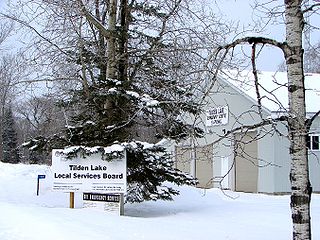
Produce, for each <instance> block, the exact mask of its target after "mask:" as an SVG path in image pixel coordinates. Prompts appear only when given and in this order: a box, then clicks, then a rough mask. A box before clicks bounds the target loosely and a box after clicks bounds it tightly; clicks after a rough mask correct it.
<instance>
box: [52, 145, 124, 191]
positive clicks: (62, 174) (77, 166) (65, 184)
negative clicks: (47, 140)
mask: <svg viewBox="0 0 320 240" xmlns="http://www.w3.org/2000/svg"><path fill="white" fill-rule="evenodd" d="M61 152H62V150H60V149H55V150H53V151H52V172H53V190H57V191H64V192H76V191H81V192H84V191H88V192H105V193H125V192H126V183H127V177H126V176H127V175H126V157H125V155H124V157H123V158H120V159H113V160H112V161H106V160H102V157H101V154H99V153H97V154H92V155H90V156H87V157H86V158H80V157H77V158H73V159H66V158H65V157H64V155H63V154H61Z"/></svg>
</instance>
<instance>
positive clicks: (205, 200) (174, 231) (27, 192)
mask: <svg viewBox="0 0 320 240" xmlns="http://www.w3.org/2000/svg"><path fill="white" fill-rule="evenodd" d="M38 174H46V175H47V177H46V179H41V180H40V195H39V196H37V195H36V185H37V175H38ZM50 174H51V171H50V168H49V167H48V166H39V165H23V164H19V165H11V164H4V163H0V240H31V239H32V240H40V239H41V240H51V239H52V240H87V239H93V240H100V239H101V240H102V239H103V240H108V239H110V240H120V239H121V240H122V239H123V240H131V239H132V240H142V239H146V240H157V239H159V240H171V239H172V240H180V239H181V240H198V239H201V240H206V239H216V240H222V239H234V240H250V239H254V240H256V239H259V240H263V239H267V240H270V239H277V240H278V239H281V240H282V239H291V219H290V209H289V196H267V195H262V194H245V193H235V192H230V191H228V192H226V193H227V194H228V195H230V196H231V197H232V198H230V197H228V196H226V195H224V194H223V193H222V192H221V191H219V190H217V189H212V190H207V191H204V190H200V189H195V188H191V187H182V188H180V190H181V195H180V196H178V197H176V198H175V201H172V202H164V201H157V202H146V203H141V204H126V206H125V216H115V215H110V214H107V213H106V212H104V211H99V210H94V209H88V208H82V207H81V206H82V200H81V198H82V196H81V195H80V194H76V203H75V204H76V208H75V209H70V208H68V206H69V195H68V194H66V193H60V192H53V191H51V189H50V177H49V176H50ZM312 222H313V239H320V228H319V226H318V225H319V222H320V196H319V195H313V198H312Z"/></svg>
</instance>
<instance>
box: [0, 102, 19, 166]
mask: <svg viewBox="0 0 320 240" xmlns="http://www.w3.org/2000/svg"><path fill="white" fill-rule="evenodd" d="M2 127H3V129H2V158H3V159H2V162H6V163H19V162H20V155H19V150H18V148H17V147H18V138H17V132H16V128H15V120H14V117H13V113H12V108H11V107H8V108H6V109H5V112H4V116H3V124H2Z"/></svg>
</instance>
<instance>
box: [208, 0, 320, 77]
mask: <svg viewBox="0 0 320 240" xmlns="http://www.w3.org/2000/svg"><path fill="white" fill-rule="evenodd" d="M254 2H255V1H254V0H216V1H215V4H214V6H213V7H216V8H218V9H219V10H220V12H221V13H222V14H223V15H224V16H225V17H227V18H228V19H232V20H234V21H239V23H240V26H243V28H244V29H247V28H248V26H249V27H250V26H252V24H253V19H256V20H257V19H259V16H260V17H261V16H265V15H263V14H261V13H260V12H258V11H257V10H255V11H253V9H252V7H253V6H254ZM258 2H259V3H265V2H271V1H270V0H260V1H258ZM273 2H274V5H279V4H281V3H282V2H283V1H282V0H275V1H273ZM313 3H316V1H313V0H309V4H310V5H311V4H313ZM268 6H269V5H268ZM260 20H261V18H260ZM263 20H264V21H266V20H267V19H266V18H264V19H263ZM308 21H309V22H310V23H311V24H312V25H313V26H315V27H318V28H319V27H320V24H319V23H320V16H319V15H316V14H314V15H313V16H312V17H310V18H308ZM258 29H260V30H261V29H262V27H260V28H258ZM240 36H242V37H243V36H264V37H267V38H273V39H275V40H277V41H280V42H282V41H285V26H284V24H279V22H278V21H277V20H275V19H274V20H272V21H271V22H269V24H268V26H267V27H266V28H265V29H264V30H263V33H261V34H254V33H252V32H246V33H244V34H242V35H239V37H240ZM232 40H234V39H230V41H232ZM310 41H311V42H312V43H313V44H314V43H317V42H319V41H320V29H317V30H314V31H313V32H312V33H310ZM247 53H248V54H250V49H249V48H247ZM283 61H284V58H283V54H282V52H281V51H280V50H279V49H275V48H273V47H265V48H264V50H263V51H262V53H261V55H260V56H259V59H258V62H257V63H258V64H257V66H258V69H260V70H264V71H277V70H278V67H279V65H280V64H281V63H282V62H283Z"/></svg>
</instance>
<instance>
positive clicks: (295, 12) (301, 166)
mask: <svg viewBox="0 0 320 240" xmlns="http://www.w3.org/2000/svg"><path fill="white" fill-rule="evenodd" d="M284 2H285V17H286V42H287V44H288V47H287V48H286V51H285V57H286V65H287V73H288V90H289V91H288V92H289V120H288V127H289V139H290V156H291V172H290V181H291V190H292V193H291V212H292V221H293V239H294V240H302V239H303V240H306V239H311V226H310V199H311V187H310V182H309V170H308V152H307V148H306V137H307V130H306V125H305V119H306V109H305V88H304V72H303V49H302V31H303V14H302V11H301V4H302V3H301V2H302V1H301V0H285V1H284Z"/></svg>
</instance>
